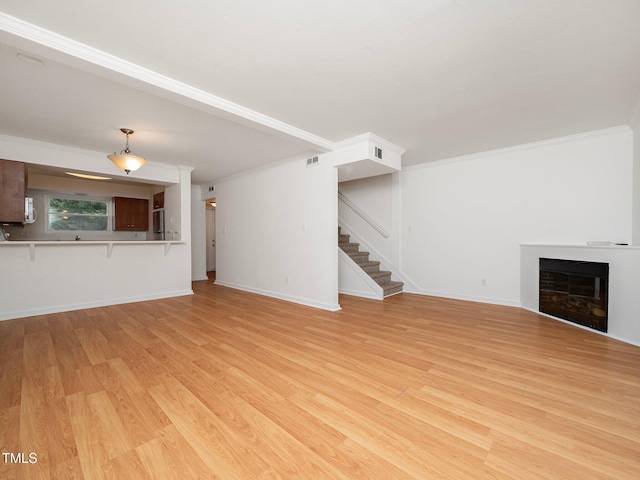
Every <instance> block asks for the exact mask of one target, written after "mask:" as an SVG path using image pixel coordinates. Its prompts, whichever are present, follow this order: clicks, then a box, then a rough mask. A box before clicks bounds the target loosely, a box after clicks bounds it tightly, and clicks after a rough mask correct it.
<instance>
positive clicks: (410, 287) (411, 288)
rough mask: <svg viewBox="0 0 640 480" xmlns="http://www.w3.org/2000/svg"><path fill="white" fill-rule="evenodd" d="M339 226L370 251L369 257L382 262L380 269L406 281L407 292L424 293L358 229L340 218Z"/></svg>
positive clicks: (364, 248)
mask: <svg viewBox="0 0 640 480" xmlns="http://www.w3.org/2000/svg"><path fill="white" fill-rule="evenodd" d="M338 226H339V227H342V229H343V230H345V233H347V232H348V234H349V236H350V237H351V241H352V242H354V243H359V244H360V248H361V249H363V250H366V251H367V252H369V258H370V259H371V260H376V261H378V262H380V270H386V271H388V272H391V279H392V280H396V281H398V282H402V283H404V287H403V291H404V292H405V293H422V290H421V289H420V288H419V287H418V286H417V285H416V284H415V283H413V282H412V281H411V279H410V278H409V277H407V276H406V275H404V274H403V273H402V272H401V271H400V270H399V269H398V268H396V267H395V266H394V265H393V264H392V263H391V262H390V261H389V260H388V259H387V258H386V257H385V256H384V255H382V254H381V253H380V252H379V251H378V250H376V249H375V248H374V247H373V246H371V245H370V244H369V243H368V242H367V241H366V240H365V239H364V238H363V237H361V236H360V235H358V234H357V233H355V232H356V230H355V229H354V228H352V227H351V226H349V225H348V224H346V223H345V222H343V221H342V220H340V219H338ZM345 255H346V254H345ZM354 263H355V262H354ZM356 265H357V264H356ZM374 283H375V282H374ZM376 285H377V284H376Z"/></svg>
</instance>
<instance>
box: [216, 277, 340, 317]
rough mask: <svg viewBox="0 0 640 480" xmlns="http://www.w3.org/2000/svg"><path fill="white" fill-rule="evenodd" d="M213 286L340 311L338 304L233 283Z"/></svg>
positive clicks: (218, 283)
mask: <svg viewBox="0 0 640 480" xmlns="http://www.w3.org/2000/svg"><path fill="white" fill-rule="evenodd" d="M215 284H216V285H222V286H224V287H229V288H235V289H236V290H242V291H244V292H249V293H256V294H258V295H264V296H265V297H271V298H277V299H278V300H285V301H287V302H291V303H297V304H299V305H305V306H307V307H313V308H319V309H321V310H328V311H330V312H337V311H338V310H341V307H340V304H339V303H336V304H329V303H321V302H313V301H309V300H308V299H306V298H299V297H294V296H291V295H283V294H281V293H276V292H270V291H267V290H260V289H258V288H252V287H246V286H244V285H236V284H233V283H227V282H220V281H218V280H216V282H215Z"/></svg>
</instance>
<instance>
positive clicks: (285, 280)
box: [284, 276, 290, 285]
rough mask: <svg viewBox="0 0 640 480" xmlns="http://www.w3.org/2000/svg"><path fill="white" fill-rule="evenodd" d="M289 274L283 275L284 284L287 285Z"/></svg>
mask: <svg viewBox="0 0 640 480" xmlns="http://www.w3.org/2000/svg"><path fill="white" fill-rule="evenodd" d="M289 280H290V279H289V276H286V277H284V284H285V285H289Z"/></svg>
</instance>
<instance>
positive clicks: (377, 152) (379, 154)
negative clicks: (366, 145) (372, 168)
mask: <svg viewBox="0 0 640 480" xmlns="http://www.w3.org/2000/svg"><path fill="white" fill-rule="evenodd" d="M375 148H376V158H379V159H380V160H382V149H381V148H378V147H375Z"/></svg>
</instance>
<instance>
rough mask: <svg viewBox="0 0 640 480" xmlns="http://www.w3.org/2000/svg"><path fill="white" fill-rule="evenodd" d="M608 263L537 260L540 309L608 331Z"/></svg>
mask: <svg viewBox="0 0 640 480" xmlns="http://www.w3.org/2000/svg"><path fill="white" fill-rule="evenodd" d="M608 289H609V264H608V263H599V262H583V261H575V260H559V259H554V258H540V287H539V294H540V295H539V299H540V304H539V310H540V311H541V312H543V313H548V314H549V315H553V316H554V317H558V318H562V319H565V320H569V321H571V322H574V323H577V324H579V325H583V326H585V327H589V328H593V329H595V330H599V331H601V332H606V331H607V317H608V309H607V299H608V296H609V295H608V293H609V292H608Z"/></svg>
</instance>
